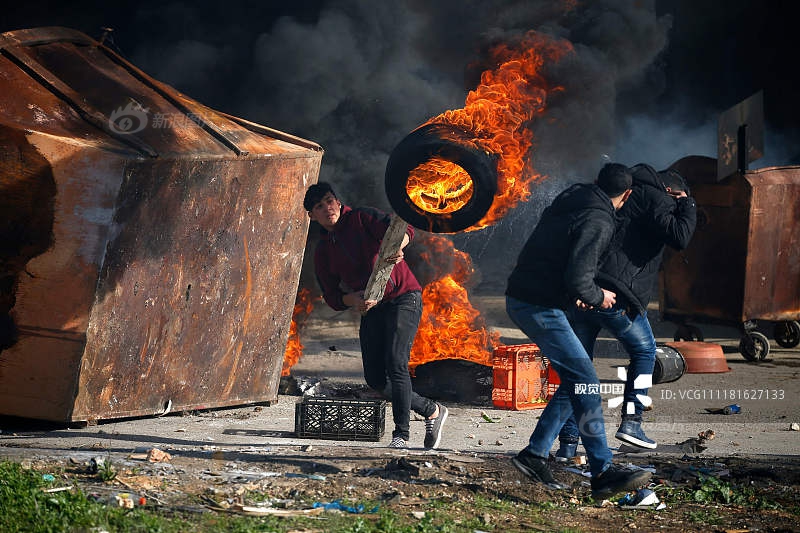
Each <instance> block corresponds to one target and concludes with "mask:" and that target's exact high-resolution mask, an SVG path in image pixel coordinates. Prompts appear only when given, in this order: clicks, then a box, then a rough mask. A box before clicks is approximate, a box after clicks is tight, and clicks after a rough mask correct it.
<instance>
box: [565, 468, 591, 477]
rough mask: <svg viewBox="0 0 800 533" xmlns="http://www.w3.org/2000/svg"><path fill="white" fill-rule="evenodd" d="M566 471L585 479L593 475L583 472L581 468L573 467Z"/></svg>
mask: <svg viewBox="0 0 800 533" xmlns="http://www.w3.org/2000/svg"><path fill="white" fill-rule="evenodd" d="M564 471H565V472H572V473H573V474H578V475H579V476H583V477H592V473H591V472H589V471H584V470H581V469H580V468H573V467H571V466H570V467H567V468H565V469H564Z"/></svg>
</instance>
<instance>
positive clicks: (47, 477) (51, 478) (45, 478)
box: [42, 474, 56, 483]
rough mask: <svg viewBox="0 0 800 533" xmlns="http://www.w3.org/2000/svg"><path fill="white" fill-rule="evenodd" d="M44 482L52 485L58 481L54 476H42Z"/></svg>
mask: <svg viewBox="0 0 800 533" xmlns="http://www.w3.org/2000/svg"><path fill="white" fill-rule="evenodd" d="M42 480H43V481H47V482H48V483H51V482H53V481H55V480H56V476H54V475H53V474H42Z"/></svg>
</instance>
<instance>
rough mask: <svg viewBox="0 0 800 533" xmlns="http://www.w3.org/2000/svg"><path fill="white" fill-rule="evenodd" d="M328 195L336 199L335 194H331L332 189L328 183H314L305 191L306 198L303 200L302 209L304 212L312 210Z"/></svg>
mask: <svg viewBox="0 0 800 533" xmlns="http://www.w3.org/2000/svg"><path fill="white" fill-rule="evenodd" d="M328 193H331V194H332V195H333V197H334V198H337V196H336V193H335V192H333V187H331V184H330V183H327V182H324V181H320V182H319V183H315V184H314V185H312V186H311V187H309V188H308V190H307V191H306V197H305V198H303V207H304V208H305V210H306V211H311V210H312V209H314V206H315V205H317V204H318V203H319V202H320V200H322V198H323V197H324V196H325V195H326V194H328Z"/></svg>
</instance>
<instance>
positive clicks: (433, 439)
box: [425, 403, 449, 450]
mask: <svg viewBox="0 0 800 533" xmlns="http://www.w3.org/2000/svg"><path fill="white" fill-rule="evenodd" d="M436 405H438V406H439V416H437V417H436V418H426V419H425V447H426V448H428V449H429V450H432V449H435V448H438V447H439V443H440V442H441V441H442V428H443V427H444V421H445V420H447V415H448V414H449V413H448V412H447V407H445V406H444V405H442V404H440V403H438V404H436Z"/></svg>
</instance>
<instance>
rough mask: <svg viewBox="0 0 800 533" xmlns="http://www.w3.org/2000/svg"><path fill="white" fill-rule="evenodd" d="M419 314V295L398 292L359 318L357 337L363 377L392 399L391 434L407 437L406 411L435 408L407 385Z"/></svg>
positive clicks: (421, 412)
mask: <svg viewBox="0 0 800 533" xmlns="http://www.w3.org/2000/svg"><path fill="white" fill-rule="evenodd" d="M421 316H422V294H421V293H420V292H419V291H414V292H407V293H405V294H401V295H400V296H398V297H397V298H394V299H393V300H388V301H384V302H381V303H380V304H378V305H376V306H375V307H373V308H372V309H370V310H369V311H368V312H367V314H366V315H364V316H362V317H361V327H360V328H359V332H358V336H359V339H360V341H361V362H362V364H363V366H364V380H365V381H366V382H367V385H369V386H370V388H372V389H374V390H376V391H378V392H379V393H381V395H383V396H384V397H385V398H386V399H388V400H391V402H392V417H393V418H394V425H395V429H394V431H393V432H392V437H401V438H403V439H405V440H406V441H408V440H409V436H410V434H409V424H410V421H411V413H410V410H411V409H413V410H414V412H415V413H417V414H419V415H421V416H423V417H425V418H427V417H429V416H431V415H432V414H433V413H434V412H435V411H436V403H435V402H433V401H432V400H429V399H428V398H423V397H422V396H420V395H419V394H417V393H416V392H414V391H413V390H412V388H411V375H410V374H409V372H408V360H409V358H410V357H411V345H412V344H414V337H415V336H416V335H417V328H418V327H419V319H420V317H421Z"/></svg>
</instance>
